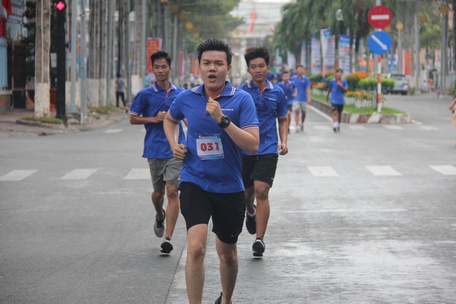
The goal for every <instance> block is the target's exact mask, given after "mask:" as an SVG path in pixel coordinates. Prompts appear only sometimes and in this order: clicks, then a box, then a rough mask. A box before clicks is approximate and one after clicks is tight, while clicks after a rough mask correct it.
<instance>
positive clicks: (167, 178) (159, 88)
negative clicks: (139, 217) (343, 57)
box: [130, 51, 185, 254]
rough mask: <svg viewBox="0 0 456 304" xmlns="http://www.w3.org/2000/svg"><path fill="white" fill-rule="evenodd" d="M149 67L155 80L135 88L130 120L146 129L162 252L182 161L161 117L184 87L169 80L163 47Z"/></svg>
mask: <svg viewBox="0 0 456 304" xmlns="http://www.w3.org/2000/svg"><path fill="white" fill-rule="evenodd" d="M151 61H152V69H153V71H154V74H155V76H156V82H154V83H153V84H152V85H151V86H150V87H147V88H145V89H143V90H141V91H139V92H138V94H137V95H136V97H135V98H134V99H133V102H132V104H131V107H130V123H131V124H142V125H144V127H145V129H146V136H145V138H144V151H143V157H144V158H147V161H148V163H149V169H150V174H151V178H152V186H153V192H152V203H153V205H154V207H155V211H156V213H157V214H156V216H155V224H154V231H155V235H156V236H157V237H163V234H164V232H165V231H164V230H165V227H164V221H165V218H166V233H165V238H164V240H163V243H162V244H161V252H162V253H163V254H169V253H170V252H171V251H172V250H173V246H172V245H171V238H172V236H173V232H174V227H175V226H176V221H177V217H178V216H179V198H178V192H179V189H178V187H179V182H178V181H179V174H180V170H181V168H182V161H178V160H175V159H174V155H173V152H172V151H171V148H170V146H169V143H168V140H167V139H166V135H165V132H164V130H163V119H164V117H165V114H166V112H167V111H168V109H169V107H170V105H171V104H172V103H173V101H174V99H175V98H176V96H177V95H178V94H179V93H180V92H182V91H183V89H182V88H181V87H177V86H175V85H173V84H172V83H171V82H169V80H168V79H169V74H170V72H171V57H170V56H169V55H168V53H166V52H164V51H159V52H156V53H154V54H152V56H151ZM184 139H185V135H184V132H183V130H182V127H181V126H180V128H179V141H180V142H183V141H184ZM165 188H166V196H167V198H168V206H167V208H166V211H167V212H165V211H164V209H163V203H164V195H165Z"/></svg>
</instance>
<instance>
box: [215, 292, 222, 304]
mask: <svg viewBox="0 0 456 304" xmlns="http://www.w3.org/2000/svg"><path fill="white" fill-rule="evenodd" d="M214 304H222V293H220V297H218V298H217V300H215V302H214Z"/></svg>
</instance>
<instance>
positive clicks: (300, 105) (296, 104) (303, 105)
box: [293, 101, 307, 112]
mask: <svg viewBox="0 0 456 304" xmlns="http://www.w3.org/2000/svg"><path fill="white" fill-rule="evenodd" d="M298 109H301V111H303V112H306V111H307V101H293V111H296V110H298Z"/></svg>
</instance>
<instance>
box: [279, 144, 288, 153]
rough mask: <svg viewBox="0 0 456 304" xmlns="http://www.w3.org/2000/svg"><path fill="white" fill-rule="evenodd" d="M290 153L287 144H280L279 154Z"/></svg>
mask: <svg viewBox="0 0 456 304" xmlns="http://www.w3.org/2000/svg"><path fill="white" fill-rule="evenodd" d="M287 153H288V147H287V145H286V144H279V154H280V155H285V154H287Z"/></svg>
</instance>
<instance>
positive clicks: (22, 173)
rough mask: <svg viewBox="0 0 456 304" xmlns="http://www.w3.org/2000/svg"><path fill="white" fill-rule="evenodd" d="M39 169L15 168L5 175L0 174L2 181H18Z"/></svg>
mask: <svg viewBox="0 0 456 304" xmlns="http://www.w3.org/2000/svg"><path fill="white" fill-rule="evenodd" d="M36 171H37V170H13V171H11V172H9V173H7V174H5V175H2V176H0V181H9V182H17V181H20V180H23V179H24V178H26V177H28V176H30V175H32V174H33V173H35V172H36Z"/></svg>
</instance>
